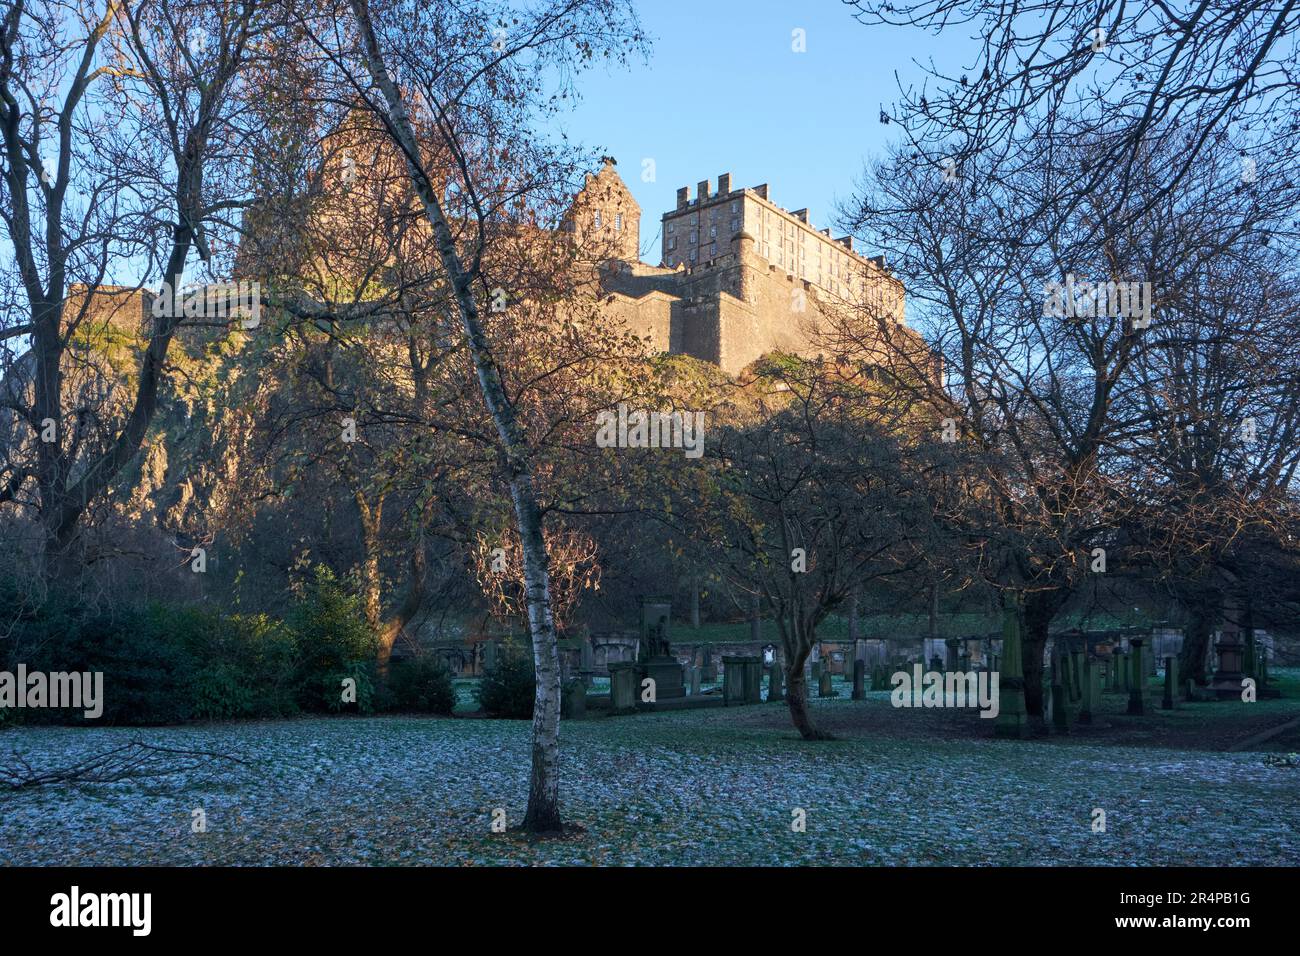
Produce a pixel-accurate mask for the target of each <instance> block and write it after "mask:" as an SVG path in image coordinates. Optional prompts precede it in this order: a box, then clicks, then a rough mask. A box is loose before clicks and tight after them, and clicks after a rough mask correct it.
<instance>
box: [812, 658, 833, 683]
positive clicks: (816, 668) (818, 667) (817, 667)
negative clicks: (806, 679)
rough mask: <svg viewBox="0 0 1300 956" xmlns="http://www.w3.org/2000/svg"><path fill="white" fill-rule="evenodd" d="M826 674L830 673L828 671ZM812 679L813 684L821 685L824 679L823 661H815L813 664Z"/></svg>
mask: <svg viewBox="0 0 1300 956" xmlns="http://www.w3.org/2000/svg"><path fill="white" fill-rule="evenodd" d="M826 673H827V674H829V673H830V671H827V672H826ZM812 679H813V683H817V684H819V683H821V679H822V662H821V661H813V663H812Z"/></svg>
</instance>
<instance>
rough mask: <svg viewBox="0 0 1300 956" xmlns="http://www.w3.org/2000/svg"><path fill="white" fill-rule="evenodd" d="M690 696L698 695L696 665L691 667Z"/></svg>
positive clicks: (697, 667)
mask: <svg viewBox="0 0 1300 956" xmlns="http://www.w3.org/2000/svg"><path fill="white" fill-rule="evenodd" d="M691 696H692V697H699V696H700V668H699V666H698V665H696V666H694V667H692V668H691Z"/></svg>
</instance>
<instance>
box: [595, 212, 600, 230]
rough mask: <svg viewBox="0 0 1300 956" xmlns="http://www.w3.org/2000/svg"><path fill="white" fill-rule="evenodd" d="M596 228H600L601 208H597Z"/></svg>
mask: <svg viewBox="0 0 1300 956" xmlns="http://www.w3.org/2000/svg"><path fill="white" fill-rule="evenodd" d="M596 228H597V229H599V228H600V210H599V209H597V210H596Z"/></svg>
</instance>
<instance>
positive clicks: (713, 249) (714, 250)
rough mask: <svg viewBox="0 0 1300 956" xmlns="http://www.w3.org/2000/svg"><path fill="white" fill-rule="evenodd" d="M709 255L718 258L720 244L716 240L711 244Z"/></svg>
mask: <svg viewBox="0 0 1300 956" xmlns="http://www.w3.org/2000/svg"><path fill="white" fill-rule="evenodd" d="M709 255H710V256H711V257H712V258H714V259H716V258H718V244H717V243H716V242H715V243H714V244H713V245H711V246H709Z"/></svg>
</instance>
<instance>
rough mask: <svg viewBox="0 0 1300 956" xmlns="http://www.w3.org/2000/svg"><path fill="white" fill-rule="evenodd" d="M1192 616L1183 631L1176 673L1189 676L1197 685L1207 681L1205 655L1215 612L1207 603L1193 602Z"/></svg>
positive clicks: (1208, 645)
mask: <svg viewBox="0 0 1300 956" xmlns="http://www.w3.org/2000/svg"><path fill="white" fill-rule="evenodd" d="M1191 614H1192V618H1191V620H1190V621H1189V622H1188V624H1187V628H1186V629H1185V630H1184V632H1183V647H1182V650H1180V651H1179V652H1178V673H1179V674H1181V675H1182V677H1183V678H1184V679H1187V678H1191V679H1192V680H1194V681H1196V684H1197V686H1198V687H1204V686H1205V685H1206V683H1207V679H1206V675H1205V657H1206V654H1207V652H1208V651H1209V649H1210V632H1211V631H1213V630H1214V618H1215V614H1214V612H1213V611H1212V610H1211V609H1210V607H1209V605H1207V604H1200V603H1198V604H1194V605H1193V606H1192V607H1191Z"/></svg>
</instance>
